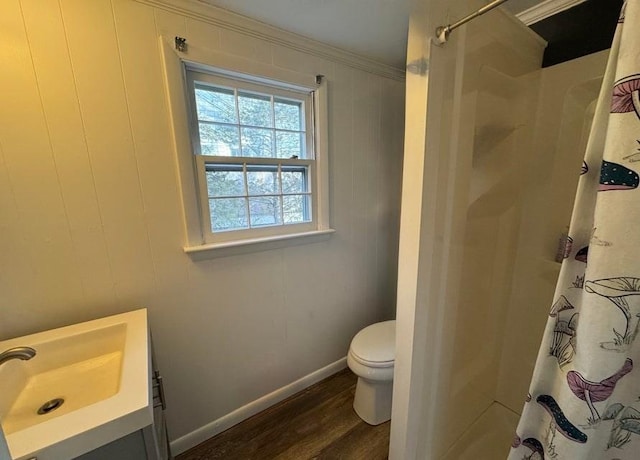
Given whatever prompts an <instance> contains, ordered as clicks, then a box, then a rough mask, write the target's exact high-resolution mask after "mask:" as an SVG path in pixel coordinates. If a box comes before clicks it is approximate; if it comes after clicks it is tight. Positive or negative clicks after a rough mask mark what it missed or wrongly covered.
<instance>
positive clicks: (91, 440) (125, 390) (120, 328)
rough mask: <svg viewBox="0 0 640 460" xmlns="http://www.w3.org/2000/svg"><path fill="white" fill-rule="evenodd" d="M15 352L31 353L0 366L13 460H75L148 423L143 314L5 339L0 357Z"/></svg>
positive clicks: (2, 410)
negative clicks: (22, 348)
mask: <svg viewBox="0 0 640 460" xmlns="http://www.w3.org/2000/svg"><path fill="white" fill-rule="evenodd" d="M17 346H28V347H31V348H34V349H35V350H36V352H37V354H36V356H35V357H33V358H32V359H30V360H28V361H21V360H12V361H8V362H6V363H4V364H3V365H2V366H0V420H1V421H2V428H3V430H4V433H5V435H6V438H7V444H8V445H9V451H10V452H11V456H12V457H13V459H14V460H22V459H30V458H32V457H35V456H37V457H38V459H39V460H58V459H59V460H63V459H64V460H66V459H69V458H74V457H77V456H79V455H82V454H84V453H86V452H89V451H91V450H93V449H95V448H97V447H100V446H102V445H104V444H108V443H109V442H111V441H114V440H116V439H118V438H121V437H123V436H126V435H128V434H130V433H132V432H134V431H136V430H139V429H141V428H144V427H145V426H148V425H151V424H152V423H153V407H152V404H151V397H150V389H149V375H150V359H149V346H148V332H147V314H146V310H145V309H141V310H135V311H132V312H129V313H124V314H121V315H115V316H110V317H107V318H102V319H98V320H94V321H88V322H85V323H80V324H75V325H72V326H67V327H63V328H59V329H53V330H50V331H45V332H41V333H38V334H33V335H28V336H24V337H19V338H15V339H11V340H6V341H3V342H0V352H1V351H3V350H6V349H9V348H13V347H17ZM39 410H40V411H39ZM39 412H40V413H39Z"/></svg>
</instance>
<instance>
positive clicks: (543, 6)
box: [516, 0, 586, 26]
mask: <svg viewBox="0 0 640 460" xmlns="http://www.w3.org/2000/svg"><path fill="white" fill-rule="evenodd" d="M585 1H586V0H546V1H544V2H542V3H538V4H537V5H536V6H532V7H531V8H528V9H526V10H524V11H522V12H520V13H518V14H516V17H517V18H518V19H520V20H521V21H522V22H524V23H525V24H526V25H528V26H530V25H531V24H534V23H536V22H538V21H542V20H543V19H546V18H548V17H549V16H553V15H554V14H556V13H560V12H561V11H564V10H568V9H569V8H571V7H574V6H576V5H579V4H580V3H583V2H585Z"/></svg>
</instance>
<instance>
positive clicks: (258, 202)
mask: <svg viewBox="0 0 640 460" xmlns="http://www.w3.org/2000/svg"><path fill="white" fill-rule="evenodd" d="M249 213H250V214H251V226H252V227H264V226H267V225H282V215H281V212H280V197H277V196H261V197H250V198H249Z"/></svg>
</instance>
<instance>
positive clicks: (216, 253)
mask: <svg viewBox="0 0 640 460" xmlns="http://www.w3.org/2000/svg"><path fill="white" fill-rule="evenodd" d="M333 233H335V230H334V229H332V228H328V229H325V230H313V231H310V232H304V233H291V234H289V235H277V236H268V237H263V238H251V239H246V240H240V241H230V242H226V243H210V244H201V245H197V246H185V247H184V248H183V250H184V252H185V253H187V254H189V256H191V258H193V259H195V260H201V259H213V258H215V257H226V256H233V255H238V254H248V253H251V252H258V251H267V250H270V249H279V248H283V247H287V246H297V245H301V244H310V243H317V242H318V241H324V240H327V239H328V238H329V237H330V236H331V235H332V234H333Z"/></svg>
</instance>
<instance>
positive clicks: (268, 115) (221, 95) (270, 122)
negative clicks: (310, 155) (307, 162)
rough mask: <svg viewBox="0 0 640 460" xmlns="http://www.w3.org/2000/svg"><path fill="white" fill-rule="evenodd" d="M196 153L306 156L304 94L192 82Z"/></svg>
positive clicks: (262, 156) (265, 156)
mask: <svg viewBox="0 0 640 460" xmlns="http://www.w3.org/2000/svg"><path fill="white" fill-rule="evenodd" d="M194 96H195V97H194V103H195V108H196V111H195V116H196V119H197V123H198V137H199V147H200V149H199V153H200V154H203V155H214V156H236V157H237V156H242V157H256V158H300V159H304V158H307V135H306V134H307V133H306V131H307V129H306V122H305V112H306V110H305V104H306V102H305V100H304V99H295V98H284V97H278V96H277V95H274V94H264V93H259V92H254V91H248V90H241V89H238V88H237V87H235V88H228V87H225V86H219V85H215V84H211V83H203V82H199V81H195V82H194Z"/></svg>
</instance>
